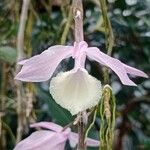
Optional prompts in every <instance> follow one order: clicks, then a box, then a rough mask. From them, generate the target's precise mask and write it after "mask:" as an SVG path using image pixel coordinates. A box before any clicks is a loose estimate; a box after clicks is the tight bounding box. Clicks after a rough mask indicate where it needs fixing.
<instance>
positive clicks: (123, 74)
mask: <svg viewBox="0 0 150 150" xmlns="http://www.w3.org/2000/svg"><path fill="white" fill-rule="evenodd" d="M87 55H88V57H90V58H91V59H94V60H96V61H98V62H99V63H101V64H103V65H105V66H107V67H110V68H111V69H112V70H113V71H114V72H115V73H116V74H117V75H118V77H119V78H120V80H121V82H122V83H123V84H124V85H131V86H135V85H136V84H135V83H134V82H133V81H131V80H130V79H129V77H128V75H127V73H131V71H133V68H132V67H128V66H127V65H124V64H123V63H122V62H120V61H119V60H118V59H115V58H112V57H110V56H108V55H106V54H104V53H102V52H101V51H100V50H99V49H98V48H96V47H91V48H88V49H87ZM141 72H142V71H140V73H139V70H137V69H134V72H132V74H134V75H138V76H139V75H140V76H143V73H142V74H141ZM144 77H145V76H144Z"/></svg>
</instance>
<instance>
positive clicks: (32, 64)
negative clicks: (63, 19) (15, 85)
mask: <svg viewBox="0 0 150 150" xmlns="http://www.w3.org/2000/svg"><path fill="white" fill-rule="evenodd" d="M72 50H73V47H72V46H62V45H56V46H52V47H50V48H48V49H47V50H45V51H43V52H42V53H41V54H39V55H36V56H33V57H31V58H29V59H27V60H23V61H21V62H20V63H19V64H21V65H23V66H22V69H21V71H20V72H19V73H18V74H17V75H16V77H15V79H17V80H21V81H28V82H41V81H46V80H48V79H50V77H51V76H52V74H53V73H54V71H55V69H56V68H57V66H58V65H59V63H60V62H61V61H62V60H63V59H65V58H68V57H70V56H71V54H72Z"/></svg>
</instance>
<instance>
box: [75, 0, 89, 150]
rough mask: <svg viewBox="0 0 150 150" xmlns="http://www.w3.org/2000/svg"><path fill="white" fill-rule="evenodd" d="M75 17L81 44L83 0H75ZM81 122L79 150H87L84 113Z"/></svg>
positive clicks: (79, 127)
mask: <svg viewBox="0 0 150 150" xmlns="http://www.w3.org/2000/svg"><path fill="white" fill-rule="evenodd" d="M73 17H74V23H75V26H74V28H75V30H74V35H75V41H76V42H77V43H79V42H80V41H83V40H84V37H83V5H82V0H73ZM78 116H79V122H78V134H79V141H78V148H77V149H78V150H86V144H85V143H84V139H85V123H84V117H83V113H82V112H81V113H79V114H78Z"/></svg>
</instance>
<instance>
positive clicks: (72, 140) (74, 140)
mask: <svg viewBox="0 0 150 150" xmlns="http://www.w3.org/2000/svg"><path fill="white" fill-rule="evenodd" d="M78 138H79V135H78V134H77V133H74V132H71V133H70V134H69V143H70V145H71V147H75V146H76V145H77V144H78ZM86 145H87V146H91V147H98V146H99V145H100V141H98V140H94V139H91V138H87V139H86Z"/></svg>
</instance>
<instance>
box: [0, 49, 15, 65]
mask: <svg viewBox="0 0 150 150" xmlns="http://www.w3.org/2000/svg"><path fill="white" fill-rule="evenodd" d="M16 58H17V51H16V49H14V48H12V47H10V46H1V47H0V60H3V61H5V62H8V63H10V64H13V63H15V62H16Z"/></svg>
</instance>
